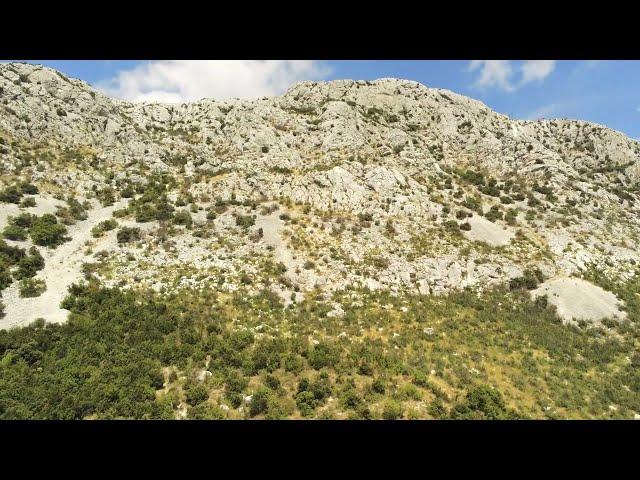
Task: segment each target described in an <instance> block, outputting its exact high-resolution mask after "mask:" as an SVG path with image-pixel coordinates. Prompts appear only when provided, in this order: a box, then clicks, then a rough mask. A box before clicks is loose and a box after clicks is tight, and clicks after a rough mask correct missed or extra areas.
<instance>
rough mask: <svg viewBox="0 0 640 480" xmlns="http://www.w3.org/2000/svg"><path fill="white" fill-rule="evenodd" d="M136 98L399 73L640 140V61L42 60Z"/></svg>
mask: <svg viewBox="0 0 640 480" xmlns="http://www.w3.org/2000/svg"><path fill="white" fill-rule="evenodd" d="M33 63H40V64H43V65H47V66H50V67H53V68H56V69H58V70H60V71H62V72H63V73H65V74H66V75H68V76H71V77H76V78H80V79H82V80H85V81H86V82H88V83H90V84H92V85H94V86H96V87H98V88H100V89H102V90H104V91H105V92H107V93H108V94H111V95H113V96H117V97H121V98H126V99H129V100H134V101H136V100H160V101H185V100H195V99H198V98H202V97H213V98H220V99H222V98H229V97H242V98H251V97H259V96H265V95H275V94H279V93H282V92H283V91H284V90H286V88H287V87H288V86H289V85H290V84H291V83H294V82H296V81H300V80H305V79H308V80H319V79H322V80H331V79H342V78H349V79H363V80H374V79H376V78H383V77H397V78H404V79H408V80H416V81H418V82H420V83H422V84H424V85H426V86H429V87H438V88H446V89H449V90H452V91H454V92H457V93H460V94H463V95H467V96H470V97H473V98H476V99H478V100H480V101H482V102H484V103H485V104H487V105H488V106H489V107H491V108H492V109H494V110H496V111H498V112H500V113H504V114H507V115H509V116H511V117H513V118H519V119H535V118H540V117H544V118H574V119H582V120H588V121H592V122H596V123H600V124H603V125H606V126H608V127H611V128H614V129H616V130H620V131H622V132H624V133H626V134H627V135H629V136H631V137H633V138H636V139H640V61H565V60H561V61H457V60H456V61H442V60H441V61H395V60H391V61H381V60H376V61H369V60H367V61H267V62H264V61H236V62H233V61H200V62H198V61H150V62H140V61H113V60H105V61H103V60H99V61H93V60H92V61H84V60H82V61H80V60H72V61H38V60H34V61H33Z"/></svg>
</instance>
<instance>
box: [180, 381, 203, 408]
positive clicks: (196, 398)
mask: <svg viewBox="0 0 640 480" xmlns="http://www.w3.org/2000/svg"><path fill="white" fill-rule="evenodd" d="M184 393H185V395H186V397H187V403H188V404H189V405H191V406H192V407H193V406H195V405H197V404H199V403H202V402H204V401H205V400H207V398H209V392H208V390H207V389H206V387H205V386H204V385H189V386H187V388H186V389H185V392H184Z"/></svg>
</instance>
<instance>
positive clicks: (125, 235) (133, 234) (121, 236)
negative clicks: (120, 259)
mask: <svg viewBox="0 0 640 480" xmlns="http://www.w3.org/2000/svg"><path fill="white" fill-rule="evenodd" d="M117 239H118V243H120V244H122V243H130V242H134V241H137V240H140V229H139V228H137V227H122V228H121V229H120V230H118V234H117Z"/></svg>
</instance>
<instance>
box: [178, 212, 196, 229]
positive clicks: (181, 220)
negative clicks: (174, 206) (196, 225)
mask: <svg viewBox="0 0 640 480" xmlns="http://www.w3.org/2000/svg"><path fill="white" fill-rule="evenodd" d="M173 223H174V224H176V225H184V226H185V227H187V228H191V225H192V224H193V219H192V218H191V214H190V213H189V212H187V211H186V210H180V211H178V212H176V214H175V215H174V216H173Z"/></svg>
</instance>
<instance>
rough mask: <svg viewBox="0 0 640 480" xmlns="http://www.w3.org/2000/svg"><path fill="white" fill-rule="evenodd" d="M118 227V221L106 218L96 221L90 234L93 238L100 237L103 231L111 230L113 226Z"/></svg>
mask: <svg viewBox="0 0 640 480" xmlns="http://www.w3.org/2000/svg"><path fill="white" fill-rule="evenodd" d="M117 227H118V222H117V221H116V220H114V219H113V218H110V219H108V220H104V221H102V222H100V223H98V224H97V225H96V226H94V227H93V228H92V229H91V235H92V236H93V237H95V238H98V237H101V236H102V235H104V232H108V231H110V230H113V229H114V228H117Z"/></svg>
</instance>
